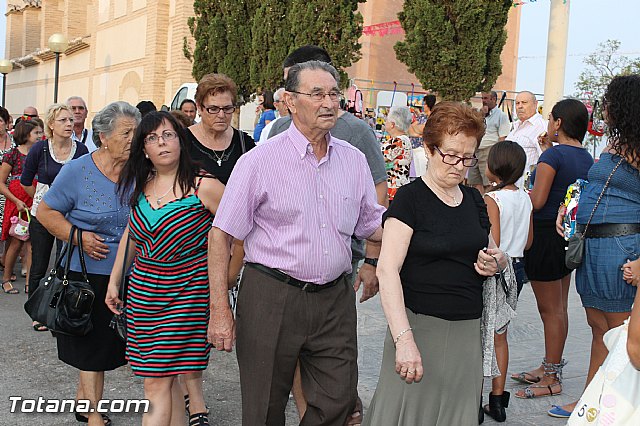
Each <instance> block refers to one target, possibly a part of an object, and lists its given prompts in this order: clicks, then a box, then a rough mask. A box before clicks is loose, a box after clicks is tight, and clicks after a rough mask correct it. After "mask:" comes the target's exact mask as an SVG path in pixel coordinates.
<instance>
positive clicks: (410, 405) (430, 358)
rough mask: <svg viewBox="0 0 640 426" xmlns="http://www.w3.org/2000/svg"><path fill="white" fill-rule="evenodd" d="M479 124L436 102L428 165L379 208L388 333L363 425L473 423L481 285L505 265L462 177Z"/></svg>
mask: <svg viewBox="0 0 640 426" xmlns="http://www.w3.org/2000/svg"><path fill="white" fill-rule="evenodd" d="M484 130H485V126H484V120H483V118H482V116H481V115H480V114H479V113H477V112H476V111H474V110H473V109H471V108H470V107H468V106H466V105H463V104H460V103H455V102H442V103H440V104H437V105H436V106H435V108H434V109H433V111H432V114H431V116H430V117H429V120H428V121H427V124H426V126H425V129H424V134H423V140H424V141H423V143H424V147H425V151H426V153H427V157H428V160H429V168H428V169H427V172H426V174H425V175H423V176H422V178H421V179H416V180H415V181H413V182H412V183H410V184H408V185H405V186H403V187H401V188H399V189H398V192H397V194H396V196H395V199H394V202H393V204H392V205H391V207H390V208H389V210H388V211H387V213H386V214H385V218H384V234H383V239H382V252H381V254H380V260H379V263H378V271H377V275H378V278H379V279H380V296H381V300H382V306H383V309H384V312H385V315H386V317H387V320H388V322H389V332H388V333H387V338H386V340H385V344H384V353H383V360H382V367H381V371H380V380H379V382H378V387H377V389H376V393H375V395H374V397H373V400H372V402H371V406H370V407H369V412H368V413H367V415H366V416H365V419H364V423H363V424H364V425H385V426H386V425H415V424H421V425H431V424H433V425H435V424H447V425H471V424H477V422H478V407H479V406H480V395H481V390H482V376H483V370H482V344H481V328H480V318H481V315H482V309H483V304H482V285H483V281H484V279H485V278H486V277H488V276H492V275H494V274H495V273H496V272H498V270H499V269H500V270H503V269H505V268H506V266H507V259H506V257H505V256H504V254H503V253H502V252H501V251H500V250H499V249H497V248H489V249H486V247H487V246H489V244H490V243H489V236H488V234H489V226H490V225H489V217H488V215H487V210H486V206H485V204H484V202H483V200H482V196H481V195H480V193H479V192H478V191H477V190H476V189H473V188H468V187H465V186H463V185H461V183H462V179H463V178H464V175H465V170H466V168H467V167H472V166H474V165H475V164H476V163H477V161H478V160H477V159H476V158H475V157H474V152H475V150H476V148H477V146H478V144H479V142H480V139H481V138H482V135H483V134H484ZM493 246H494V247H495V244H493ZM397 375H400V378H401V379H402V380H398V377H397ZM423 376H427V377H426V378H425V379H424V380H422V378H423Z"/></svg>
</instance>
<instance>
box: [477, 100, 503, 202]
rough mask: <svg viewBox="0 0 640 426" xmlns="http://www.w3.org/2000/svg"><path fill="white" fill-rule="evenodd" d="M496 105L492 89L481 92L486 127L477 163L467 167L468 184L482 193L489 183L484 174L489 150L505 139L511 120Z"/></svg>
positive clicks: (496, 101) (478, 150)
mask: <svg viewBox="0 0 640 426" xmlns="http://www.w3.org/2000/svg"><path fill="white" fill-rule="evenodd" d="M497 105H498V94H497V93H496V92H494V91H491V92H483V93H482V108H483V110H484V113H485V118H484V122H485V125H486V126H487V129H486V131H485V133H484V136H483V137H482V140H481V141H480V146H479V147H478V149H477V150H476V157H478V164H476V165H475V166H474V167H472V168H470V169H469V179H468V182H469V185H473V186H474V187H475V188H476V189H477V190H478V191H480V193H481V194H484V193H485V192H486V191H487V190H488V189H489V186H490V184H491V182H489V179H488V178H487V175H486V173H485V172H486V170H487V157H488V156H489V150H490V149H491V147H492V146H493V145H495V144H496V143H497V142H499V141H503V140H505V138H506V137H507V135H508V134H509V131H510V130H511V122H509V117H508V116H507V114H505V113H504V112H503V111H502V110H501V109H500V108H498V107H497Z"/></svg>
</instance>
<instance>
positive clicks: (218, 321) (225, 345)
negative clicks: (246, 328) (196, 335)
mask: <svg viewBox="0 0 640 426" xmlns="http://www.w3.org/2000/svg"><path fill="white" fill-rule="evenodd" d="M207 339H208V340H209V343H211V344H212V345H213V346H214V347H215V348H216V349H217V350H219V351H227V352H231V350H232V348H233V344H234V343H235V341H236V325H235V322H234V320H233V314H232V313H231V309H229V308H227V309H222V310H218V311H212V312H211V318H210V319H209V328H208V329H207Z"/></svg>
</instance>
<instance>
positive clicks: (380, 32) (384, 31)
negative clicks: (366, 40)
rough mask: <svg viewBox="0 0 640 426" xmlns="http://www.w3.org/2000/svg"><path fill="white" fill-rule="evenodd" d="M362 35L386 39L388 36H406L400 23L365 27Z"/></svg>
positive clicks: (391, 22) (393, 22)
mask: <svg viewBox="0 0 640 426" xmlns="http://www.w3.org/2000/svg"><path fill="white" fill-rule="evenodd" d="M362 34H364V35H368V36H378V37H384V36H386V35H388V34H404V30H403V29H402V26H401V25H400V21H390V22H382V23H380V24H373V25H365V26H364V27H362Z"/></svg>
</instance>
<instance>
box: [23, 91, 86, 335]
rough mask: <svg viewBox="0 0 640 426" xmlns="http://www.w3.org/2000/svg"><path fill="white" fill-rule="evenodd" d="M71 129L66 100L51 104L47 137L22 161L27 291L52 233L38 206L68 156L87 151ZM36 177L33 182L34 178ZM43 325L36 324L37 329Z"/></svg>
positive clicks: (38, 275) (41, 271)
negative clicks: (27, 201)
mask: <svg viewBox="0 0 640 426" xmlns="http://www.w3.org/2000/svg"><path fill="white" fill-rule="evenodd" d="M72 133H73V113H72V112H71V109H70V108H69V107H68V106H67V105H65V104H53V105H51V106H50V107H49V109H48V110H47V115H46V116H45V120H44V134H45V136H46V137H47V139H45V140H42V141H40V142H37V143H36V144H35V145H33V147H32V148H31V149H30V150H29V154H28V155H27V159H26V160H25V163H24V169H23V170H22V176H21V177H20V184H21V185H22V187H23V188H24V190H25V191H26V193H27V194H29V196H30V197H33V204H32V205H31V222H30V223H29V236H30V238H31V267H30V268H29V274H28V276H29V282H28V285H29V292H30V293H32V292H33V291H34V290H35V289H36V288H37V287H38V283H39V282H40V280H41V279H42V278H43V277H44V276H45V274H46V273H47V269H48V267H49V258H50V257H51V249H52V248H53V241H54V240H55V237H54V236H53V235H52V234H51V233H49V231H47V229H46V228H45V227H44V226H43V225H42V224H41V223H40V222H39V221H38V218H37V213H38V206H39V205H40V202H41V201H42V197H44V194H46V193H47V191H48V190H49V187H50V186H51V184H52V183H53V180H54V179H55V178H56V176H58V173H60V170H61V169H62V166H64V165H65V164H67V163H68V162H70V161H71V160H73V159H75V158H78V157H81V156H83V155H84V154H87V153H88V152H89V150H88V149H87V147H86V146H85V145H84V144H82V143H79V144H77V143H76V142H75V141H74V140H72V139H71V134H72ZM36 177H37V178H38V180H37V184H35V185H34V182H35V178H36ZM42 329H43V327H39V331H40V330H42Z"/></svg>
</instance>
